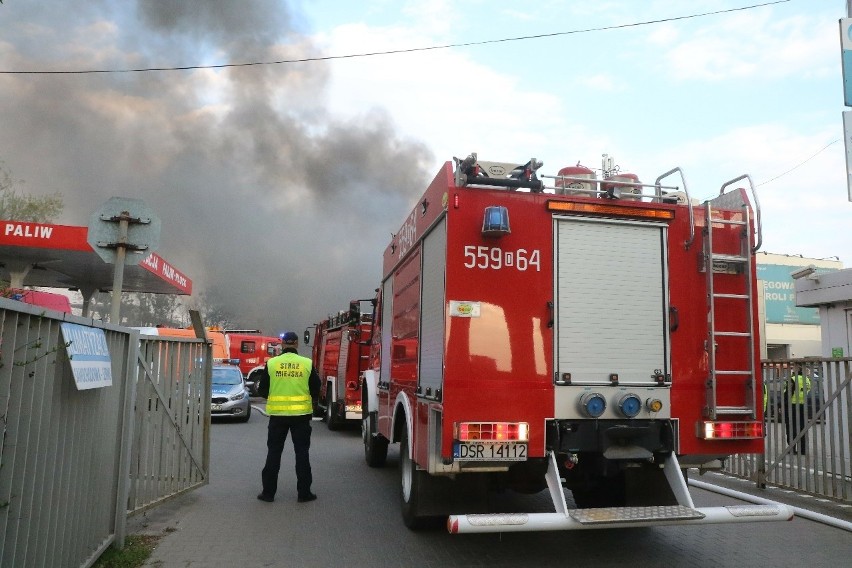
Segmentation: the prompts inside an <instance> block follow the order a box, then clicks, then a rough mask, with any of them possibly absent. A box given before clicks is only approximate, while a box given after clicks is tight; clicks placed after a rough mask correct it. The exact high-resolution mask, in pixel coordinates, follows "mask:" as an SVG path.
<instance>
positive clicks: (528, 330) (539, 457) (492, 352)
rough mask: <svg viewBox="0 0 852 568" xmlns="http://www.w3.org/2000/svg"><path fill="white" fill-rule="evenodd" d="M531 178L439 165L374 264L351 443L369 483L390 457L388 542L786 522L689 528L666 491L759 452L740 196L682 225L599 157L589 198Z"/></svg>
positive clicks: (752, 227) (570, 175)
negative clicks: (533, 506)
mask: <svg viewBox="0 0 852 568" xmlns="http://www.w3.org/2000/svg"><path fill="white" fill-rule="evenodd" d="M540 166H541V163H540V162H537V161H536V160H534V159H533V160H530V161H529V162H527V163H526V164H507V163H498V162H482V161H479V160H478V159H477V157H476V154H471V155H470V156H468V157H467V158H466V159H464V160H459V159H455V166H454V165H453V163H451V162H447V163H446V164H445V165H444V166H443V168H442V169H441V170H440V171H439V172H438V175H437V176H436V177H435V179H434V181H432V183H431V184H430V185H429V187H428V189H427V190H426V192H425V194H424V195H423V196H422V198H421V199H420V200H419V201H418V203H417V205H416V206H415V207H414V209H413V211H411V213H410V215H408V217H407V218H406V219H405V222H404V223H403V225H402V228H401V229H400V230H399V231H398V232H397V233H396V234H395V235H394V236H393V238H392V240H391V242H390V245H389V246H388V247H387V249H386V250H385V253H384V267H383V279H382V282H381V287H380V288H379V290H378V296H377V299H376V309H375V318H374V324H373V326H374V328H373V340H372V345H373V352H372V359H371V361H375V363H374V364H372V365H371V368H370V369H369V370H367V371H366V372H365V373H364V376H363V390H364V392H363V394H362V400H363V401H364V404H363V415H362V416H363V420H362V430H363V440H364V450H365V457H366V461H367V463H368V464H369V465H371V466H374V467H378V466H382V465H383V464H384V463H385V460H386V457H387V451H388V444H389V443H397V442H398V443H399V444H400V448H399V455H400V471H401V485H402V513H403V519H404V522H405V524H406V525H408V526H409V527H412V528H416V527H418V526H421V525H422V524H423V523H424V521H427V520H429V519H431V518H435V517H445V516H446V517H447V526H448V529H449V531H450V532H452V533H461V532H507V531H531V530H563V529H590V528H601V527H626V526H650V525H660V524H679V523H683V524H705V523H720V522H746V521H772V520H787V519H789V518H790V517H791V516H792V512H791V511H790V509H789V508H787V507H784V506H775V505H760V506H755V505H749V506H746V507H712V508H697V507H695V505H694V503H693V501H692V498H691V496H690V493H689V490H688V486H687V483H686V480H685V472H686V469H687V468H690V467H700V468H705V469H707V468H713V467H719V466H720V465H721V463H722V460H724V459H725V458H726V457H728V456H730V455H731V454H735V453H759V452H762V451H763V431H762V416H761V405H760V404H758V403H757V401H759V400H760V395H759V393H760V384H761V377H760V374H759V373H760V367H759V353H760V352H759V341H758V336H757V325H756V322H757V321H758V320H757V302H756V300H755V298H756V272H755V259H754V252H755V251H756V250H757V249H758V248H759V247H760V244H761V243H760V241H761V231H760V225H761V224H760V208H759V203H758V201H757V199H756V195H755V192H754V186H753V184H752V183H751V178H750V177H749V176H740V177H738V178H736V179H734V180H731V181H729V182H726V183H725V184H723V185H722V186H721V189H720V192H719V195H718V196H717V197H715V198H714V199H711V200H709V201H707V202H705V203H704V204H702V205H698V204H697V203H696V202H695V201H694V200H693V199H691V198H690V197H689V192H688V190H687V187H686V182H685V180H684V176H683V173H682V171H681V170H680V168H674V169H672V170H670V171H668V172H666V173H664V174H662V175H661V176H660V177H658V178H657V179H656V181H655V182H654V183H651V184H642V183H640V182H639V180H638V177H637V176H635V175H633V174H624V173H622V174H618V173H617V170H616V169H615V168H613V167H612V163H611V159H608V158H606V156H605V158H604V167H603V168H602V175H601V177H600V179H598V178H597V174H596V173H595V172H594V171H592V170H591V169H588V168H585V167H583V166H579V165H578V166H576V167H569V168H563V169H562V170H560V172H559V173H558V175H556V176H539V175H538V173H537V170H538V169H539V168H540ZM671 179H675V180H679V181H680V182H681V183H680V185H679V186H674V185H664V183H663V182H664V181H667V180H671ZM742 180H747V181H748V184H749V185H750V188H749V189H750V193H749V192H748V191H746V190H745V189H741V188H737V189H732V188H731V187H732V186H733V185H734V184H736V183H738V182H740V181H742ZM546 181H549V182H550V185H546V184H545V182H546ZM750 198H751V200H750ZM504 487H507V488H510V489H514V490H516V491H520V492H526V493H536V492H540V491H543V490H545V489H549V493H550V497H551V500H552V509H551V510H550V512H535V511H534V510H531V511H524V512H517V511H509V512H506V511H500V512H496V511H492V510H489V509H488V506H487V505H488V500H487V498H486V497H487V493H488V491H489V489H491V488H504ZM563 488H564V489H568V490H570V492H571V496H572V498H573V505H574V506H571V507H569V504H570V503H571V501H570V500H567V499H566V497H565V493H564V492H563Z"/></svg>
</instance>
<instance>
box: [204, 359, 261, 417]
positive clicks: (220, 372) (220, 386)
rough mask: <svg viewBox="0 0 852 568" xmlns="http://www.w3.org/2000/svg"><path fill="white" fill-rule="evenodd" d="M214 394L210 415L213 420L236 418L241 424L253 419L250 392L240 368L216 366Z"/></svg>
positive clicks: (214, 368)
mask: <svg viewBox="0 0 852 568" xmlns="http://www.w3.org/2000/svg"><path fill="white" fill-rule="evenodd" d="M212 394H213V397H212V399H211V401H210V402H211V406H210V415H211V416H212V417H213V418H217V417H223V418H234V419H237V420H239V421H241V422H248V420H249V418H251V404H250V403H249V392H248V388H246V383H245V380H244V379H243V374H242V373H241V372H240V369H239V367H233V366H231V365H215V366H214V367H213V388H212Z"/></svg>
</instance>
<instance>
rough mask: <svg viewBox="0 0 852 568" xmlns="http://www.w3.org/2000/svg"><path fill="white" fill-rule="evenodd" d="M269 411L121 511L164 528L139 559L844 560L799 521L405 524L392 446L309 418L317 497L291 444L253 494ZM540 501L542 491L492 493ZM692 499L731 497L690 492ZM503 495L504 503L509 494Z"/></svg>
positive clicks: (815, 526) (225, 427) (668, 563)
mask: <svg viewBox="0 0 852 568" xmlns="http://www.w3.org/2000/svg"><path fill="white" fill-rule="evenodd" d="M266 423H267V418H266V417H265V416H263V415H261V414H260V413H259V412H256V411H255V412H254V413H253V415H252V418H251V420H250V421H249V422H248V423H247V424H237V423H224V422H214V423H213V425H212V434H211V465H210V470H211V471H210V484H209V485H207V486H205V487H203V488H201V489H199V490H196V491H194V492H192V493H190V494H187V495H184V496H182V497H180V498H178V499H175V500H173V501H171V502H169V503H166V504H164V505H161V506H160V507H158V508H157V509H155V510H152V511H149V512H148V513H146V514H145V515H142V516H137V517H134V518H132V519H131V521H130V524H129V527H128V532H129V534H135V533H156V534H163V535H165V536H164V537H163V538H162V539H161V541H160V544H159V546H158V547H157V549H156V550H155V551H154V554H153V555H152V557H151V558H150V560H149V561H148V563H147V564H146V566H155V567H159V568H173V567H174V568H177V567H180V568H188V567H192V568H201V567H204V568H215V567H220V566H221V567H225V566H228V567H230V566H247V567H260V566H294V567H296V566H298V567H313V566H323V567H325V566H345V567H361V566H364V567H370V568H385V567H419V566H424V567H435V568H437V567H441V568H450V567H486V566H487V567H489V568H502V567H507V568H508V567H524V566H530V567H536V568H543V567H550V566H554V567H555V566H560V567H564V566H572V565H573V566H594V567H596V568H597V567H610V566H612V567H615V566H618V567H624V566H643V567H644V566H661V567H662V566H665V567H681V566H685V567H697V566H701V567H725V566H731V567H736V568H744V567H751V566H761V567H763V566H765V567H772V568H782V567H786V566H790V567H796V568H803V567H807V568H818V567H822V566H826V567H827V566H831V567H840V566H848V565H849V564H848V563H849V558H850V557H852V533H849V532H846V531H843V530H840V529H837V528H833V527H831V526H827V525H823V524H820V523H816V522H813V521H809V520H806V519H801V518H795V519H794V520H793V521H790V522H780V523H778V522H776V523H749V524H738V525H705V526H691V527H686V526H683V527H681V526H674V527H657V528H643V529H609V530H597V531H568V532H540V533H505V534H502V535H500V534H475V535H450V534H448V533H447V532H446V531H445V530H442V529H441V528H437V529H435V530H431V531H425V532H412V531H409V530H408V529H406V528H405V526H404V525H403V524H402V519H401V516H400V511H399V501H398V499H399V498H398V491H399V489H398V467H397V466H398V451H397V450H398V448H397V447H396V446H393V445H392V446H391V448H390V451H389V455H388V464H387V466H386V467H385V468H382V469H372V468H369V467H367V465H366V464H365V463H364V458H363V448H362V446H361V440H360V432H359V431H358V430H357V429H352V430H349V431H343V432H330V431H329V430H328V429H327V428H326V426H325V424H323V423H322V422H314V423H313V427H314V430H313V438H312V448H311V462H312V466H313V474H314V486H313V490H314V492H315V493H316V494H317V495H318V496H319V499H318V500H316V501H314V502H311V503H297V502H296V480H295V474H294V472H293V457H292V456H293V454H292V446H291V444H290V442H289V440H288V443H287V446H286V447H285V449H284V459H283V460H282V471H281V477H280V481H279V493H278V495H277V496H276V501H275V502H274V503H264V502H261V501H258V500H257V499H256V495H257V493H259V491H260V470H261V468H262V466H263V461H264V458H265V455H266ZM502 498H505V499H507V500H510V501H512V500H520V501H517V502H515V504H519V505H521V506H527V505H529V506H531V507H536V508H538V507H543V506H545V505H546V504H547V497H546V494H539V495H536V496H517V497H515V496H514V495H509V496H505V497H502ZM693 499H694V500H695V502H696V505H698V506H708V505H726V504H736V503H739V501H737V500H735V499H733V498H730V497H725V496H721V495H717V494H715V493H710V492H706V491H702V490H700V489H694V490H693ZM510 505H511V503H510Z"/></svg>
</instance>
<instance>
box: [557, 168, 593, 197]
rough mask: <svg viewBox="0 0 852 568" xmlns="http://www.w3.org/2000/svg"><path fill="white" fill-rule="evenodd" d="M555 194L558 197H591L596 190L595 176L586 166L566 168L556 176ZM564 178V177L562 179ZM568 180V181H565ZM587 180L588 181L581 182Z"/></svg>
mask: <svg viewBox="0 0 852 568" xmlns="http://www.w3.org/2000/svg"><path fill="white" fill-rule="evenodd" d="M556 175H557V176H559V177H557V178H556V193H557V194H558V195H587V196H593V195H594V193H592V192H593V191H596V190H597V183H595V180H597V175H596V174H595V172H594V171H593V170H591V169H589V168H587V167H586V166H581V165H580V164H577V165H576V166H566V167H564V168H562V169H561V170H559V173H558V174H556ZM563 176H564V177H563ZM566 178H569V179H566ZM583 180H589V181H583Z"/></svg>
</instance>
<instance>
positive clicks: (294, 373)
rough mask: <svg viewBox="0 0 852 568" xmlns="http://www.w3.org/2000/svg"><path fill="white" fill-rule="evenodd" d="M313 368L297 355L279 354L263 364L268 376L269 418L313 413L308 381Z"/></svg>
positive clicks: (306, 360)
mask: <svg viewBox="0 0 852 568" xmlns="http://www.w3.org/2000/svg"><path fill="white" fill-rule="evenodd" d="M312 367H313V364H312V363H311V360H310V359H308V358H307V357H302V356H301V355H298V354H297V353H282V354H281V355H278V356H277V357H273V358H272V359H270V360H269V361H268V362H267V363H266V370H267V371H268V372H269V397H268V398H267V399H266V413H267V414H269V415H270V416H302V415H304V414H311V413H313V410H314V408H313V403H312V402H311V391H310V388H309V386H308V379H309V378H310V376H311V368H312Z"/></svg>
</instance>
